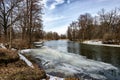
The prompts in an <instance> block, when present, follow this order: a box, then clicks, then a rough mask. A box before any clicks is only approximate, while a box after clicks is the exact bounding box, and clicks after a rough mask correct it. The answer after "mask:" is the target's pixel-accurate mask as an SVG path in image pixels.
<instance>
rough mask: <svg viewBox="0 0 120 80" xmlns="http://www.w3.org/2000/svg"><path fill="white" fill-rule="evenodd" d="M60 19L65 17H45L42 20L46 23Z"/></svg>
mask: <svg viewBox="0 0 120 80" xmlns="http://www.w3.org/2000/svg"><path fill="white" fill-rule="evenodd" d="M61 19H65V17H64V16H54V17H52V16H51V17H45V18H44V21H45V22H47V23H48V22H53V21H57V20H61Z"/></svg>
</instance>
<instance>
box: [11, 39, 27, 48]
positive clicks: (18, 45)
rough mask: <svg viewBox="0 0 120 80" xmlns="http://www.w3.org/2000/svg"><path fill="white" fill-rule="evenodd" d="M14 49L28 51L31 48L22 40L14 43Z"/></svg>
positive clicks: (16, 40)
mask: <svg viewBox="0 0 120 80" xmlns="http://www.w3.org/2000/svg"><path fill="white" fill-rule="evenodd" d="M12 47H13V48H16V49H27V48H29V46H28V41H26V40H22V39H15V40H13V41H12Z"/></svg>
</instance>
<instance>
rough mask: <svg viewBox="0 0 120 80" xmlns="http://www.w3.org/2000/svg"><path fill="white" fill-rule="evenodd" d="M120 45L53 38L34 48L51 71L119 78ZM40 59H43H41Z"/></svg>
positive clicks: (61, 74)
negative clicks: (96, 44)
mask: <svg viewBox="0 0 120 80" xmlns="http://www.w3.org/2000/svg"><path fill="white" fill-rule="evenodd" d="M119 53H120V50H119V48H113V47H103V46H95V45H86V44H80V43H77V42H72V41H68V40H52V41H47V42H45V43H44V46H43V47H41V48H37V49H32V50H31V55H32V56H33V57H35V58H36V59H37V60H38V64H40V65H41V64H42V66H43V68H44V69H45V71H46V73H47V74H50V75H53V76H58V77H62V78H65V77H77V78H84V79H86V80H91V79H92V80H119V79H120V73H119V68H120V54H119ZM39 60H40V62H39Z"/></svg>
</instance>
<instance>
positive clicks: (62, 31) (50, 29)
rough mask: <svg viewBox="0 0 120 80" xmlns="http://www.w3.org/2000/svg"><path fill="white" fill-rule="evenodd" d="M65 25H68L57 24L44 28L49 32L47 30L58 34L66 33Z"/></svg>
mask: <svg viewBox="0 0 120 80" xmlns="http://www.w3.org/2000/svg"><path fill="white" fill-rule="evenodd" d="M67 27H68V25H63V26H57V27H54V28H49V29H48V28H46V29H45V31H47V32H49V31H53V32H57V33H58V34H59V35H60V34H66V31H67Z"/></svg>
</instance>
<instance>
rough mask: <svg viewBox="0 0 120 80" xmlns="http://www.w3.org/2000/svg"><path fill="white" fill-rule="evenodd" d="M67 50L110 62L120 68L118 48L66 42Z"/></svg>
mask: <svg viewBox="0 0 120 80" xmlns="http://www.w3.org/2000/svg"><path fill="white" fill-rule="evenodd" d="M67 47H68V48H67V49H68V52H72V53H79V54H80V55H83V56H86V57H87V58H88V59H94V60H97V61H102V62H106V63H111V64H113V65H114V66H116V67H118V68H119V69H120V48H118V47H116V48H114V47H105V46H95V45H87V44H79V43H75V42H68V45H67Z"/></svg>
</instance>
